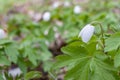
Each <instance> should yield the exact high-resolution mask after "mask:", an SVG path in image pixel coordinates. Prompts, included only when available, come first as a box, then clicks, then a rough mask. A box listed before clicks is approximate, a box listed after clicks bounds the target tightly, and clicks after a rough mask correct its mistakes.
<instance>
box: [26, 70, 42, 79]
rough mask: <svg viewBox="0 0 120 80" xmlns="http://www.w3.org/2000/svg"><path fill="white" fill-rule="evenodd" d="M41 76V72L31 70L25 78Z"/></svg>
mask: <svg viewBox="0 0 120 80" xmlns="http://www.w3.org/2000/svg"><path fill="white" fill-rule="evenodd" d="M40 77H41V73H40V72H39V71H31V72H28V73H27V74H26V75H25V80H30V79H37V78H40Z"/></svg>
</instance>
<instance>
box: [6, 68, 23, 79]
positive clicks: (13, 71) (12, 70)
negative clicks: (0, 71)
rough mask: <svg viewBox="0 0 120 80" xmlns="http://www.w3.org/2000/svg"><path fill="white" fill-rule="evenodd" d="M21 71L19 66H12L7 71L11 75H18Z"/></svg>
mask: <svg viewBox="0 0 120 80" xmlns="http://www.w3.org/2000/svg"><path fill="white" fill-rule="evenodd" d="M21 73H22V71H21V70H20V68H14V69H10V70H9V71H8V74H9V75H11V76H12V77H16V76H20V74H21Z"/></svg>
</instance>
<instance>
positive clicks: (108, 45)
mask: <svg viewBox="0 0 120 80" xmlns="http://www.w3.org/2000/svg"><path fill="white" fill-rule="evenodd" d="M119 46H120V32H118V33H115V34H113V35H112V36H111V37H109V38H108V39H106V40H105V51H106V52H107V51H112V50H117V48H118V47H119Z"/></svg>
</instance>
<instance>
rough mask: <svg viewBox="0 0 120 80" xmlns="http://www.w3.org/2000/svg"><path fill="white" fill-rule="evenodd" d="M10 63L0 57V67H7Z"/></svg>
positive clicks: (3, 57) (5, 58)
mask: <svg viewBox="0 0 120 80" xmlns="http://www.w3.org/2000/svg"><path fill="white" fill-rule="evenodd" d="M10 64H11V63H10V61H9V60H8V59H7V57H5V56H2V55H0V65H7V66H9V65H10Z"/></svg>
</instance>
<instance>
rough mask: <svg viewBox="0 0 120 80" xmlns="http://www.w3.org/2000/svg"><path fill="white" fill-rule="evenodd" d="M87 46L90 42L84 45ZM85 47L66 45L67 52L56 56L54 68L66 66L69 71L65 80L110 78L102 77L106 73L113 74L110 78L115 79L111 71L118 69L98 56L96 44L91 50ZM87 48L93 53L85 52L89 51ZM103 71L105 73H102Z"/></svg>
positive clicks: (105, 79) (65, 50) (107, 74)
mask: <svg viewBox="0 0 120 80" xmlns="http://www.w3.org/2000/svg"><path fill="white" fill-rule="evenodd" d="M82 46H83V45H82ZM86 46H88V44H86V45H84V47H86ZM89 46H90V45H89ZM84 47H82V48H81V46H78V45H76V46H75V45H74V46H71V45H68V46H66V47H64V48H63V49H62V51H63V52H64V53H65V54H63V55H60V56H57V57H56V58H57V62H56V63H55V64H54V66H53V69H56V68H61V67H66V68H67V73H66V75H65V80H93V78H95V79H94V80H108V79H107V78H104V79H102V78H103V77H105V75H106V76H107V77H108V76H111V77H110V80H112V79H113V80H115V78H114V76H113V75H112V73H111V72H113V71H114V72H115V71H116V69H115V68H114V67H113V66H111V65H109V64H107V63H105V62H104V61H103V59H100V58H97V57H96V54H98V53H97V51H96V50H95V48H94V47H96V44H93V48H92V49H91V50H87V49H84ZM69 48H70V49H69ZM89 48H90V47H89ZM89 48H88V49H89ZM81 49H82V50H83V51H82V50H81ZM86 50H87V51H89V52H90V53H91V55H88V54H84V52H87V51H86ZM92 52H93V53H92ZM80 54H84V55H80ZM102 54H104V53H102V52H101V55H102ZM98 70H100V71H99V73H97V72H98ZM103 73H104V75H102V74H103ZM99 78H100V79H99Z"/></svg>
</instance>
